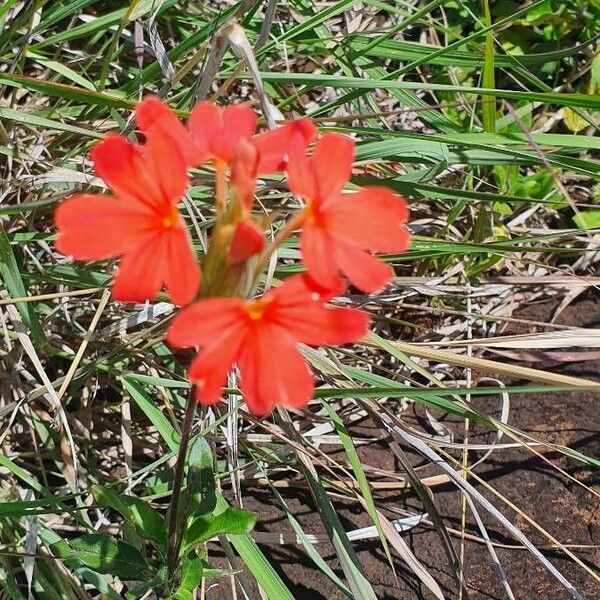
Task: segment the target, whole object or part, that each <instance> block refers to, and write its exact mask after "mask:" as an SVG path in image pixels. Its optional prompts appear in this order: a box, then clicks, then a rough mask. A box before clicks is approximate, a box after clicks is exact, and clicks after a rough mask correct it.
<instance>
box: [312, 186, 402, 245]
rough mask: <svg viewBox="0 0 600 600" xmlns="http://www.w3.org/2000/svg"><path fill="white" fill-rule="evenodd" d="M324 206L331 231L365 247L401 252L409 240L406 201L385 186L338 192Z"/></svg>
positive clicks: (338, 236) (336, 235) (341, 237)
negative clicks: (355, 191) (345, 192)
mask: <svg viewBox="0 0 600 600" xmlns="http://www.w3.org/2000/svg"><path fill="white" fill-rule="evenodd" d="M324 210H325V211H326V214H327V223H328V228H329V230H330V232H331V234H332V235H333V236H335V237H336V238H340V239H342V240H344V241H346V242H348V243H349V244H353V245H355V246H358V247H360V248H363V249H364V250H372V251H373V252H403V251H404V250H406V248H407V247H408V245H409V243H410V236H409V233H408V230H407V229H406V227H405V223H406V220H407V219H408V209H407V208H406V202H405V201H404V198H402V197H401V196H398V195H397V194H395V193H394V192H392V191H391V190H389V189H387V188H384V187H367V188H364V189H362V190H361V191H360V192H357V193H356V194H343V195H340V196H338V197H337V198H336V200H335V201H332V202H330V203H329V204H328V205H327V207H326V208H325V209H324Z"/></svg>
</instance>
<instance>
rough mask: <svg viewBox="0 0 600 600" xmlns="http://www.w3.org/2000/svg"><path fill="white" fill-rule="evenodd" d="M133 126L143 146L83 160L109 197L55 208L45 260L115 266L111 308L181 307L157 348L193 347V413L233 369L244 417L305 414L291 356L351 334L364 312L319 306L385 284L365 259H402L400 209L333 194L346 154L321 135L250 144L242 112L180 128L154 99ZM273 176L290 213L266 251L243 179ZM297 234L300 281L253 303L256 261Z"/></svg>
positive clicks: (297, 126) (376, 198) (390, 196)
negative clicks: (206, 218) (199, 209)
mask: <svg viewBox="0 0 600 600" xmlns="http://www.w3.org/2000/svg"><path fill="white" fill-rule="evenodd" d="M135 118H136V122H137V125H138V127H139V129H140V131H141V133H142V134H143V138H144V143H143V144H138V143H133V142H130V141H129V140H128V139H126V138H125V137H123V136H121V135H109V136H107V137H106V138H105V139H104V140H102V141H101V142H100V143H98V144H97V145H96V146H95V147H94V149H93V150H92V160H93V163H94V168H95V170H96V172H97V174H98V175H99V177H100V178H102V179H103V180H104V182H105V183H106V185H107V186H108V187H109V188H110V189H111V190H112V191H113V194H112V195H97V194H79V195H75V196H72V197H70V198H69V199H67V200H66V201H65V202H64V203H62V204H61V205H60V206H59V207H58V209H57V210H56V214H55V223H56V227H57V229H58V237H57V240H56V246H57V248H58V250H59V251H60V252H62V253H63V254H66V255H71V256H73V257H74V258H76V259H80V260H104V259H109V258H118V257H120V258H121V260H120V263H119V266H118V269H117V272H116V276H115V278H114V283H113V288H112V290H113V297H114V298H115V299H116V300H120V301H144V300H152V299H154V298H155V297H156V295H157V293H158V292H159V291H160V290H161V289H163V288H166V290H167V292H168V294H169V296H170V298H171V300H172V301H173V302H174V303H175V304H178V305H180V306H183V307H184V308H183V309H182V310H181V311H180V312H179V313H178V314H177V315H176V316H175V318H174V319H173V321H172V323H171V325H170V327H169V330H168V332H167V341H168V342H169V344H171V345H172V346H174V347H179V348H187V347H195V348H198V349H199V353H198V354H197V355H196V358H195V359H194V360H193V361H192V364H191V366H190V369H189V377H190V380H191V381H192V383H193V384H194V385H195V390H196V395H197V398H198V401H199V402H200V403H202V404H213V403H215V402H217V401H218V400H219V398H220V397H221V394H222V390H223V387H224V385H225V381H226V377H227V374H228V373H229V371H230V370H231V369H232V368H233V366H234V365H237V366H238V368H239V372H240V385H241V390H242V393H243V395H244V398H245V400H246V403H247V405H248V407H249V408H250V410H251V411H252V412H253V413H254V414H256V415H264V414H267V413H268V412H269V411H270V410H271V409H272V408H273V407H274V406H275V405H276V404H282V405H283V406H286V407H292V408H301V407H303V406H305V405H306V403H307V402H308V401H309V399H310V398H311V396H312V393H313V388H314V380H313V376H312V374H311V371H310V369H309V367H308V365H307V363H306V361H305V360H304V358H303V357H302V354H301V353H300V351H299V344H300V343H303V344H308V345H311V346H319V345H335V344H346V343H350V342H355V341H358V340H360V339H361V338H362V337H364V336H365V334H366V332H367V327H368V319H367V316H366V315H365V313H363V312H362V311H360V310H357V309H354V308H339V307H333V306H330V305H328V304H327V302H328V301H329V300H331V299H332V298H333V297H334V296H336V295H339V294H340V293H343V291H344V290H345V287H346V284H347V283H346V282H347V281H349V282H350V283H352V284H353V285H354V286H356V287H357V288H359V289H361V290H363V291H365V292H374V291H377V290H379V289H381V288H382V287H383V286H384V285H385V284H386V283H387V282H388V281H389V279H390V276H391V270H390V268H389V266H388V265H386V264H385V263H384V262H382V261H381V260H379V259H378V258H376V257H375V256H373V255H372V252H402V251H404V250H406V248H407V246H408V244H409V234H408V231H407V229H406V226H405V223H406V220H407V218H408V213H407V208H406V204H405V202H404V200H403V199H402V198H401V197H400V196H398V195H397V194H395V193H394V192H392V191H391V190H389V189H387V188H385V187H366V188H363V189H361V190H360V191H358V192H351V193H344V191H343V190H344V188H345V187H346V184H347V183H348V182H349V180H350V176H351V169H352V163H353V160H354V145H353V142H352V141H351V140H350V138H348V137H346V136H343V135H339V134H335V133H327V134H324V135H322V136H321V137H318V136H317V130H316V128H315V126H314V125H313V124H312V122H311V121H309V120H307V119H298V120H295V121H290V122H287V123H285V124H284V125H283V126H281V127H279V128H277V129H274V130H272V131H266V132H263V133H258V134H256V127H257V118H256V114H255V113H254V111H252V110H251V109H250V108H248V107H246V106H243V105H239V104H238V105H230V106H227V107H225V108H221V107H219V106H217V105H215V104H213V103H210V102H201V103H199V104H197V105H196V106H195V107H194V109H193V110H192V112H191V114H190V117H189V120H188V122H187V124H186V125H184V124H183V123H182V122H181V121H180V120H179V118H178V117H177V116H176V115H175V113H173V111H171V109H169V108H168V107H167V106H166V105H165V104H163V103H162V102H161V101H160V100H159V99H157V98H154V97H149V98H146V99H145V100H143V101H142V102H141V103H140V104H139V105H138V106H137V108H136V111H135ZM309 147H312V152H309ZM206 163H210V164H211V165H212V167H213V169H214V173H215V221H214V225H213V227H212V230H211V238H210V243H209V246H208V249H207V251H206V253H205V255H204V257H203V260H202V269H201V268H200V265H199V264H198V260H197V257H196V252H195V251H194V248H193V246H192V242H191V238H190V236H189V233H188V230H187V227H186V224H185V221H184V219H183V218H182V216H181V214H180V212H179V208H178V205H179V203H180V202H181V201H182V199H183V198H184V196H185V194H186V191H187V189H188V186H189V177H188V170H189V169H190V168H195V167H199V166H201V165H204V164H206ZM277 172H283V173H285V174H286V176H287V182H288V186H289V189H290V191H291V192H292V193H293V194H295V195H297V196H298V197H300V198H301V199H302V200H303V206H302V208H301V209H300V210H298V211H297V212H296V213H295V214H294V215H292V217H291V218H290V219H289V220H288V221H287V222H286V223H285V224H284V225H283V226H282V227H281V228H280V229H279V231H278V233H277V235H276V236H275V239H274V240H273V241H272V242H271V243H268V244H267V243H266V241H265V236H264V229H265V228H266V221H264V220H263V221H261V220H259V219H258V218H257V217H256V216H255V215H254V214H253V212H252V205H253V200H254V192H255V187H256V181H257V178H258V177H259V176H264V175H267V174H275V173H277ZM298 231H299V232H300V249H301V253H302V259H303V263H304V267H305V270H306V272H305V273H304V274H302V275H294V276H292V277H289V278H287V279H286V280H284V281H283V282H282V283H281V284H280V285H278V286H277V287H275V288H273V289H271V290H269V291H267V292H266V293H265V294H264V295H262V296H259V297H254V296H255V292H254V290H255V289H256V287H257V286H258V285H259V282H260V278H261V275H262V271H263V269H264V267H265V266H266V264H267V263H268V261H269V258H270V257H271V255H272V254H273V252H274V251H275V250H276V249H277V248H278V246H279V245H280V244H281V242H283V241H284V239H286V238H287V237H288V236H290V235H292V234H294V233H295V232H298Z"/></svg>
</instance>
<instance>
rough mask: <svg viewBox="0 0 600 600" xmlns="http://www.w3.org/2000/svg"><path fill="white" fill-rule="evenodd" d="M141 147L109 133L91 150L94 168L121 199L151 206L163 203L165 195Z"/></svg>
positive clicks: (120, 136)
mask: <svg viewBox="0 0 600 600" xmlns="http://www.w3.org/2000/svg"><path fill="white" fill-rule="evenodd" d="M142 152H143V150H142V147H141V146H138V145H137V144H132V143H131V142H130V141H128V140H127V139H126V138H124V137H123V136H122V135H115V134H109V135H107V136H106V137H105V138H104V139H103V140H102V141H101V142H99V143H98V144H96V145H95V146H94V147H93V148H92V151H91V157H92V161H93V162H94V169H95V171H96V173H97V174H98V176H99V177H101V178H102V179H103V180H104V181H105V183H106V185H108V187H109V188H111V189H112V190H114V191H115V192H116V193H117V194H118V195H119V196H121V197H122V198H124V199H128V200H131V201H133V202H139V203H141V204H144V205H146V206H149V207H156V206H157V205H159V206H160V205H161V204H162V194H161V191H160V189H159V188H158V187H157V185H156V181H155V179H154V178H153V177H152V175H151V174H150V173H149V172H148V169H147V165H146V164H144V160H143V158H142Z"/></svg>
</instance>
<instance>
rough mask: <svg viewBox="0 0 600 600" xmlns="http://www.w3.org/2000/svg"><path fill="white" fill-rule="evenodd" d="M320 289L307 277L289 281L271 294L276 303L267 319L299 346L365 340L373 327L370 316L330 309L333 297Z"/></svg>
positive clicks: (289, 278)
mask: <svg viewBox="0 0 600 600" xmlns="http://www.w3.org/2000/svg"><path fill="white" fill-rule="evenodd" d="M317 289H318V288H316V287H315V286H314V282H312V281H311V280H310V277H308V276H306V275H294V276H292V277H288V278H287V279H286V280H285V281H284V282H283V283H282V284H281V285H279V286H277V287H276V288H274V289H273V290H272V291H271V292H269V293H270V295H271V296H272V298H273V300H274V301H273V302H271V303H270V304H269V305H268V307H267V311H268V312H267V315H266V316H267V318H268V319H269V320H270V321H271V322H273V323H276V324H278V325H280V326H281V327H283V328H284V329H286V330H287V331H288V332H289V333H290V334H291V335H292V336H294V338H295V339H297V340H298V341H299V342H303V343H305V344H310V345H312V346H319V345H322V344H331V345H334V344H347V343H349V342H355V341H357V340H360V339H361V338H363V337H364V336H365V335H366V333H367V328H368V324H369V320H368V317H367V315H366V314H365V313H363V312H362V311H360V310H356V309H351V308H334V307H333V306H328V305H326V304H325V302H326V300H328V299H330V298H331V297H333V293H331V292H328V291H326V290H322V293H319V292H318V291H317ZM341 291H343V289H342V290H341ZM336 292H340V290H336Z"/></svg>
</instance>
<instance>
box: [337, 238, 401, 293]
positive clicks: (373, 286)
mask: <svg viewBox="0 0 600 600" xmlns="http://www.w3.org/2000/svg"><path fill="white" fill-rule="evenodd" d="M334 252H335V260H336V261H337V264H338V266H339V268H340V270H341V271H342V273H344V275H346V277H348V279H349V280H350V281H351V282H352V283H353V285H355V286H356V287H357V288H358V289H360V290H362V291H363V292H367V293H371V292H376V291H379V290H381V289H382V288H383V287H385V286H386V285H387V283H388V282H389V281H390V279H391V276H392V269H391V267H390V266H389V265H387V264H386V263H384V262H383V261H381V260H379V259H378V258H375V257H374V256H372V255H371V254H369V253H368V252H365V251H364V250H361V249H360V248H358V247H357V246H353V245H351V244H347V243H345V242H341V241H337V240H336V242H335V244H334Z"/></svg>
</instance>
